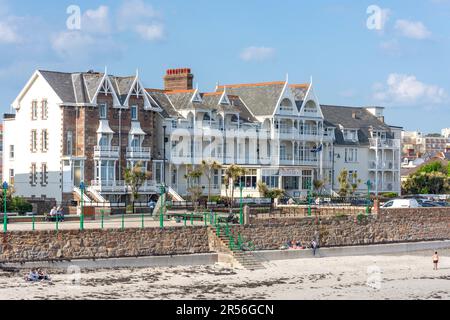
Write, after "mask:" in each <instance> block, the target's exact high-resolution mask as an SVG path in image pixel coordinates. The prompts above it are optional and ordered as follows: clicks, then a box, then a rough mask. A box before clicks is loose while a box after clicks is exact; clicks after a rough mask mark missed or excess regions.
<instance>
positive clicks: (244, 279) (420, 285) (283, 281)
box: [0, 250, 450, 300]
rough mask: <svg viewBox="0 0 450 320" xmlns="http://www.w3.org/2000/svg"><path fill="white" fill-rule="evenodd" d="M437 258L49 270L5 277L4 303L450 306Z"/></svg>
mask: <svg viewBox="0 0 450 320" xmlns="http://www.w3.org/2000/svg"><path fill="white" fill-rule="evenodd" d="M439 253H440V256H441V263H440V270H438V271H434V270H433V266H432V263H431V255H432V254H433V252H417V253H413V254H408V255H395V256H393V255H385V256H358V257H338V258H320V259H299V260H286V261H271V262H269V261H265V262H264V265H265V266H266V269H265V270H260V271H247V270H232V269H230V268H228V267H227V266H225V265H215V266H201V267H176V268H145V269H115V270H81V274H74V275H68V274H67V272H66V271H64V270H47V271H48V272H49V273H50V275H51V277H52V281H51V282H49V283H46V282H41V283H27V282H25V281H24V279H23V277H24V275H25V274H26V273H27V271H26V270H2V271H0V299H31V300H41V299H173V300H175V299H207V300H210V299H226V300H231V299H275V300H278V299H288V300H297V299H300V300H303V299H307V300H315V299H344V300H352V299H363V300H366V299H367V300H384V299H450V250H442V251H440V252H439ZM75 271H76V269H75Z"/></svg>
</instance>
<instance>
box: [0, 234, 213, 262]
mask: <svg viewBox="0 0 450 320" xmlns="http://www.w3.org/2000/svg"><path fill="white" fill-rule="evenodd" d="M0 237H2V243H1V246H0V263H1V262H21V261H48V260H71V259H93V258H95V259H98V258H122V257H139V256H162V255H180V254H181V255H182V254H192V253H209V252H210V249H209V243H208V234H207V229H206V228H202V227H192V228H166V229H164V230H161V229H159V228H152V229H125V230H124V231H121V230H85V231H78V230H73V231H68V230H64V231H59V232H56V231H35V232H32V231H24V232H8V233H7V234H3V235H1V236H0Z"/></svg>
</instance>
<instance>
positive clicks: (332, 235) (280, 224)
mask: <svg viewBox="0 0 450 320" xmlns="http://www.w3.org/2000/svg"><path fill="white" fill-rule="evenodd" d="M251 223H252V224H251V225H248V226H244V227H236V228H235V230H234V232H235V233H240V234H241V236H242V237H243V238H244V239H245V240H248V241H252V242H253V243H254V244H255V246H256V247H257V248H259V249H266V250H271V249H278V248H279V247H280V246H281V245H282V244H283V243H286V242H287V241H291V240H295V241H301V242H302V243H303V244H309V243H310V242H311V240H312V239H315V238H316V239H317V238H318V239H319V240H320V245H321V246H328V247H332V246H348V245H363V244H366V245H367V244H383V243H396V242H409V241H429V240H448V239H450V208H420V209H391V210H384V209H383V210H380V213H379V214H378V215H369V216H366V215H359V216H354V215H349V216H346V215H339V216H334V217H332V216H331V217H330V216H327V217H319V216H316V217H310V218H309V217H306V218H289V215H287V218H274V219H252V220H251Z"/></svg>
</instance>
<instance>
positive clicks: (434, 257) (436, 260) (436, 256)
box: [433, 251, 439, 270]
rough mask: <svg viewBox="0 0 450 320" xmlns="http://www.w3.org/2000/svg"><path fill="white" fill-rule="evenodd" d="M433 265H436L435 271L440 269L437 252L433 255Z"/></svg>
mask: <svg viewBox="0 0 450 320" xmlns="http://www.w3.org/2000/svg"><path fill="white" fill-rule="evenodd" d="M433 264H434V269H433V270H437V269H438V264H439V256H438V253H437V251H436V252H435V253H434V255H433Z"/></svg>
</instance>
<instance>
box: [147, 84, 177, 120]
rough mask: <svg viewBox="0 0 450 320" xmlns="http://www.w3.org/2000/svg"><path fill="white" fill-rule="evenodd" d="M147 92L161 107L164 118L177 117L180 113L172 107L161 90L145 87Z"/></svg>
mask: <svg viewBox="0 0 450 320" xmlns="http://www.w3.org/2000/svg"><path fill="white" fill-rule="evenodd" d="M147 93H148V94H150V96H151V97H152V98H153V100H155V101H156V103H157V104H158V105H159V106H160V107H161V109H162V112H161V114H162V116H163V117H164V118H178V117H181V115H180V114H179V113H178V111H176V110H175V109H174V107H173V106H172V104H171V103H170V101H169V98H168V97H167V96H166V95H165V94H164V92H162V91H161V90H152V89H147Z"/></svg>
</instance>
